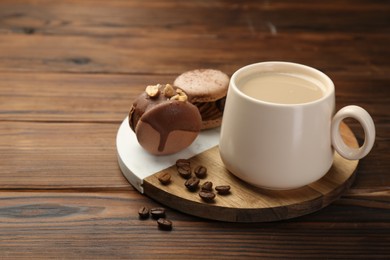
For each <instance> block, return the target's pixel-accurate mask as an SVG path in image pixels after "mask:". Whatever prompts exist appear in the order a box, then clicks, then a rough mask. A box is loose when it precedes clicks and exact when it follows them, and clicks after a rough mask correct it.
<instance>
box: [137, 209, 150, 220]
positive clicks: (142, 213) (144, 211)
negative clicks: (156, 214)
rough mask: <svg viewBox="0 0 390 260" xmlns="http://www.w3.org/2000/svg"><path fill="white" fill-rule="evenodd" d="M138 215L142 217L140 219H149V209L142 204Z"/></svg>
mask: <svg viewBox="0 0 390 260" xmlns="http://www.w3.org/2000/svg"><path fill="white" fill-rule="evenodd" d="M138 215H139V217H140V219H147V218H149V209H148V208H147V207H145V206H142V207H141V208H140V209H139V210H138Z"/></svg>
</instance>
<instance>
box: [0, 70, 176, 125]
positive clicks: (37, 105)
mask: <svg viewBox="0 0 390 260" xmlns="http://www.w3.org/2000/svg"><path fill="white" fill-rule="evenodd" d="M0 78H1V81H0V121H1V120H22V121H32V120H37V121H68V122H69V121H70V122H72V121H73V122H82V121H85V122H97V121H99V122H114V123H116V124H118V127H119V123H120V122H121V121H122V120H123V119H124V118H125V117H126V116H127V114H128V111H129V110H130V107H131V104H132V100H133V99H134V98H135V97H136V95H139V93H141V92H142V91H143V90H144V89H145V87H146V86H147V85H149V84H156V83H168V82H173V80H174V79H175V76H159V75H153V76H150V75H114V76H110V75H78V74H75V75H72V74H50V73H48V74H45V73H0Z"/></svg>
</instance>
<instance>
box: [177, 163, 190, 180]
mask: <svg viewBox="0 0 390 260" xmlns="http://www.w3.org/2000/svg"><path fill="white" fill-rule="evenodd" d="M177 172H178V173H179V174H180V176H181V177H183V178H184V179H189V178H190V177H191V175H192V173H191V167H190V166H188V165H186V166H180V167H178V168H177Z"/></svg>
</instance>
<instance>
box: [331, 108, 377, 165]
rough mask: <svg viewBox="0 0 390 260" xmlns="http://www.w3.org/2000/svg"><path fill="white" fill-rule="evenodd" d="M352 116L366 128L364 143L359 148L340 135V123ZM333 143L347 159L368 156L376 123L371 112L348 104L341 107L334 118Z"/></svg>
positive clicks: (372, 143) (373, 138)
mask: <svg viewBox="0 0 390 260" xmlns="http://www.w3.org/2000/svg"><path fill="white" fill-rule="evenodd" d="M347 117H351V118H354V119H356V120H357V121H359V123H360V124H361V125H362V127H363V129H364V143H363V145H362V146H361V147H359V148H357V149H356V148H351V147H349V146H347V145H346V144H345V143H344V141H343V139H342V137H341V135H340V130H339V129H340V128H339V127H340V123H341V121H342V120H343V119H344V118H347ZM331 135H332V145H333V147H334V149H336V151H337V152H338V153H339V154H340V155H341V156H343V157H344V158H346V159H349V160H359V159H361V158H363V157H364V156H366V155H367V154H368V153H369V152H370V150H371V148H372V147H373V145H374V141H375V125H374V121H373V120H372V118H371V116H370V114H368V112H367V111H366V110H364V109H363V108H361V107H358V106H346V107H343V108H342V109H340V110H339V111H338V112H337V113H336V114H335V116H334V117H333V120H332V129H331Z"/></svg>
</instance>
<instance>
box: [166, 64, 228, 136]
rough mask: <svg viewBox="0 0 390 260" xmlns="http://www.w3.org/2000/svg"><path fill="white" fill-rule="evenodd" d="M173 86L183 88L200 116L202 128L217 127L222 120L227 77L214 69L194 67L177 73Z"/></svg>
mask: <svg viewBox="0 0 390 260" xmlns="http://www.w3.org/2000/svg"><path fill="white" fill-rule="evenodd" d="M173 84H174V86H176V87H178V88H180V89H182V90H184V92H185V93H186V94H187V95H188V100H189V101H190V102H191V103H192V104H194V105H195V106H196V107H197V108H198V109H199V112H200V114H201V116H202V129H209V128H214V127H218V126H220V125H221V122H222V114H223V110H224V106H225V99H226V94H227V90H228V87H229V77H228V76H227V75H226V74H225V73H223V72H222V71H219V70H215V69H196V70H191V71H187V72H184V73H183V74H181V75H179V76H178V77H177V78H176V79H175V81H174V83H173Z"/></svg>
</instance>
